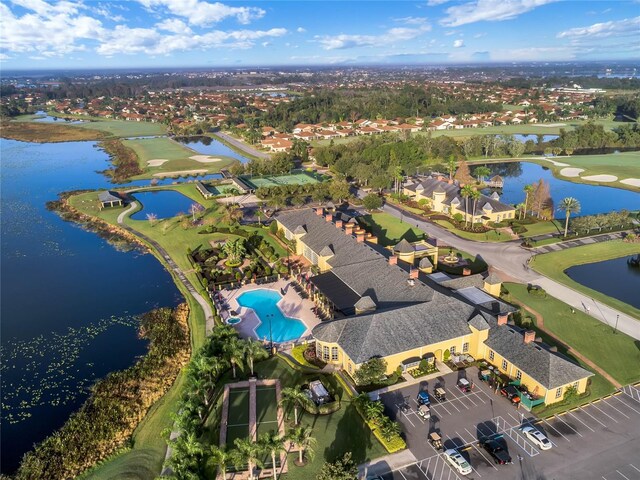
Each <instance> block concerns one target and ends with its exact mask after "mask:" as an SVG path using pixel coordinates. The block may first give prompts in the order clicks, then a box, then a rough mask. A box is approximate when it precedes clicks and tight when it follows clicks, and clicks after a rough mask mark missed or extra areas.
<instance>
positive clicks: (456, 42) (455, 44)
mask: <svg viewBox="0 0 640 480" xmlns="http://www.w3.org/2000/svg"><path fill="white" fill-rule="evenodd" d="M461 47H464V40H454V42H453V48H461Z"/></svg>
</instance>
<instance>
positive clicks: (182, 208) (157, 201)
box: [131, 190, 200, 220]
mask: <svg viewBox="0 0 640 480" xmlns="http://www.w3.org/2000/svg"><path fill="white" fill-rule="evenodd" d="M133 196H134V197H135V199H136V200H138V201H139V202H140V203H141V204H142V210H138V211H137V212H136V213H134V214H133V215H131V218H133V219H134V220H146V219H147V215H149V214H154V215H155V216H156V218H157V219H158V220H162V219H163V218H171V217H175V216H177V215H178V214H180V213H190V211H191V210H190V209H191V208H192V207H191V206H192V205H197V206H198V208H199V207H200V204H199V203H197V202H194V201H193V200H191V199H190V198H189V197H186V196H184V195H183V194H181V193H180V192H176V191H174V190H154V191H152V192H137V193H134V194H133Z"/></svg>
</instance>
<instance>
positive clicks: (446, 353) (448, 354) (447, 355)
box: [442, 348, 451, 362]
mask: <svg viewBox="0 0 640 480" xmlns="http://www.w3.org/2000/svg"><path fill="white" fill-rule="evenodd" d="M450 358H451V352H450V351H449V349H448V348H447V349H446V350H445V351H444V353H443V354H442V360H444V361H445V362H448V361H449V359H450Z"/></svg>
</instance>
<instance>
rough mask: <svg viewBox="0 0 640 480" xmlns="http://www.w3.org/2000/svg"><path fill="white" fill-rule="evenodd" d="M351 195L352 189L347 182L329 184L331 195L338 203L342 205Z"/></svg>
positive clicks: (338, 181) (335, 181)
mask: <svg viewBox="0 0 640 480" xmlns="http://www.w3.org/2000/svg"><path fill="white" fill-rule="evenodd" d="M350 194H351V187H350V185H349V183H348V182H347V181H346V180H333V181H332V182H331V183H330V184H329V195H330V196H331V198H332V199H333V200H334V201H336V202H338V203H342V201H343V200H345V199H346V198H349V195H350Z"/></svg>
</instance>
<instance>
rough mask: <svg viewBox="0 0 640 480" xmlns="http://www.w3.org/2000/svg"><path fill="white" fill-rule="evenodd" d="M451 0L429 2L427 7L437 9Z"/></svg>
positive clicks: (429, 0)
mask: <svg viewBox="0 0 640 480" xmlns="http://www.w3.org/2000/svg"><path fill="white" fill-rule="evenodd" d="M449 1H450V0H427V5H428V6H430V7H437V6H438V5H442V4H443V3H447V2H449Z"/></svg>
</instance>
